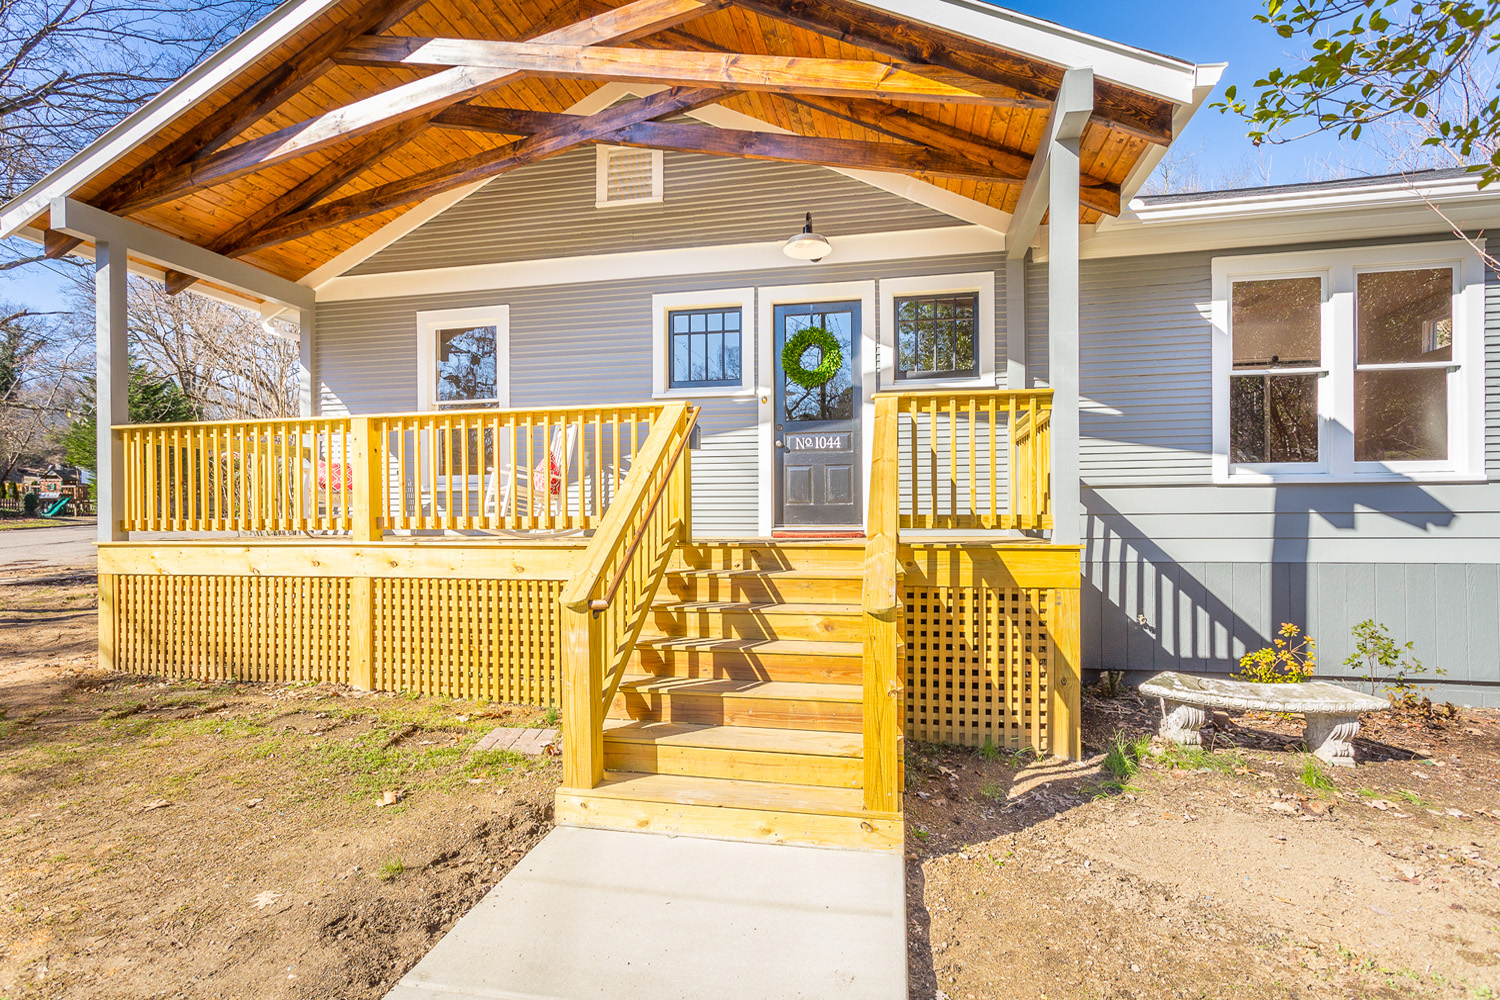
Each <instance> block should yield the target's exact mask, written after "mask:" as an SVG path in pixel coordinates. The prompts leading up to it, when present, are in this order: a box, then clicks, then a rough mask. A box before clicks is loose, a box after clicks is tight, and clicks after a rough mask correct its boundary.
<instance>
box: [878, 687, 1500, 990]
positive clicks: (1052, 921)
mask: <svg viewBox="0 0 1500 1000" xmlns="http://www.w3.org/2000/svg"><path fill="white" fill-rule="evenodd" d="M1154 712H1155V706H1154V705H1148V704H1147V703H1146V702H1144V701H1143V700H1141V699H1139V698H1137V697H1135V696H1134V695H1133V694H1131V695H1126V696H1124V697H1121V698H1117V699H1111V700H1103V699H1098V698H1089V699H1087V700H1086V702H1085V705H1084V720H1085V722H1084V725H1085V733H1084V741H1085V746H1086V749H1088V750H1089V751H1090V752H1093V753H1095V754H1096V756H1094V757H1093V758H1091V759H1089V760H1086V761H1084V762H1083V763H1081V764H1074V765H1065V764H1061V763H1059V762H1056V761H1034V760H1033V759H1032V757H1031V755H1029V754H1023V755H1008V754H1000V753H990V754H988V755H986V754H984V753H980V752H970V751H965V750H958V749H953V748H939V747H933V746H926V745H920V746H917V747H915V748H913V751H912V753H911V754H910V756H909V757H908V762H907V767H908V779H907V784H908V793H907V798H906V810H907V811H906V816H907V830H908V848H907V850H908V855H907V857H908V865H907V900H908V917H909V918H910V932H911V933H910V937H909V942H910V959H911V984H912V987H911V997H912V998H913V1000H934V998H936V1000H976V998H986V1000H999V998H1006V1000H1008V998H1012V997H1039V998H1040V997H1045V998H1048V1000H1052V998H1059V1000H1061V998H1079V1000H1082V998H1101V1000H1106V998H1107V1000H1136V998H1140V1000H1144V998H1157V997H1163V998H1165V997H1174V998H1175V997H1184V998H1186V997H1192V998H1215V1000H1217V998H1227V997H1246V998H1250V997H1254V998H1282V997H1349V998H1361V1000H1363V998H1374V997H1453V998H1460V997H1463V998H1493V997H1495V996H1496V992H1497V991H1500V867H1497V862H1500V713H1497V712H1493V711H1484V712H1479V711H1475V712H1464V713H1462V715H1461V717H1460V718H1458V719H1454V720H1444V721H1434V722H1425V721H1420V720H1411V719H1403V720H1395V721H1385V722H1381V721H1377V722H1370V721H1368V720H1369V718H1370V717H1366V718H1367V722H1366V726H1365V731H1364V733H1363V735H1362V738H1361V739H1360V740H1358V741H1357V742H1356V748H1357V751H1356V752H1357V753H1358V754H1359V757H1360V760H1361V761H1362V762H1361V763H1360V764H1359V766H1358V767H1357V768H1355V769H1353V770H1350V769H1347V768H1344V769H1331V768H1325V767H1321V766H1319V765H1317V764H1316V763H1313V758H1312V757H1311V756H1310V755H1308V754H1306V753H1303V752H1301V747H1300V735H1301V722H1300V720H1282V719H1280V718H1278V717H1275V716H1270V715H1262V716H1257V717H1246V716H1234V717H1232V718H1231V717H1226V716H1224V715H1223V714H1219V715H1218V716H1217V728H1218V733H1217V734H1216V736H1215V739H1214V741H1213V745H1212V746H1211V747H1207V748H1205V750H1204V751H1187V750H1185V749H1168V748H1164V747H1162V746H1160V745H1152V744H1151V742H1150V741H1149V739H1148V738H1147V737H1148V736H1149V734H1151V733H1153V732H1154V731H1155V715H1154ZM1107 750H1113V753H1111V754H1110V755H1109V757H1108V759H1107V760H1106V759H1105V758H1104V757H1103V754H1104V752H1105V751H1107ZM1106 765H1108V766H1106Z"/></svg>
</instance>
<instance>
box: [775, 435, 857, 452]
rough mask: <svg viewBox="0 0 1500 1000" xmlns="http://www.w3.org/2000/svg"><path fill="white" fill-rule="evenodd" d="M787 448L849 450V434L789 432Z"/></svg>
mask: <svg viewBox="0 0 1500 1000" xmlns="http://www.w3.org/2000/svg"><path fill="white" fill-rule="evenodd" d="M786 443H787V448H788V449H790V450H791V451H848V450H849V435H847V434H789V435H788V436H787V439H786Z"/></svg>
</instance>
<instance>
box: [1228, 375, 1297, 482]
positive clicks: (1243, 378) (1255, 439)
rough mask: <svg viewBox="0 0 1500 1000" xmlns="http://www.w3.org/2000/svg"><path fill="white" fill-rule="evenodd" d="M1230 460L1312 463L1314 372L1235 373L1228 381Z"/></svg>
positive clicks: (1238, 461) (1239, 461)
mask: <svg viewBox="0 0 1500 1000" xmlns="http://www.w3.org/2000/svg"><path fill="white" fill-rule="evenodd" d="M1229 460H1230V461H1231V462H1237V463H1241V462H1253V463H1265V462H1316V461H1317V460H1318V376H1316V375H1236V376H1234V377H1232V378H1231V379H1230V380H1229Z"/></svg>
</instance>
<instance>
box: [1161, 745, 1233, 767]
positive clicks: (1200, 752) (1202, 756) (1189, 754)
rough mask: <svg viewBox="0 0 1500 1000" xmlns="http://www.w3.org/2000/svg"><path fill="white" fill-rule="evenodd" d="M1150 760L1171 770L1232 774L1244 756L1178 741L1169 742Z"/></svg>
mask: <svg viewBox="0 0 1500 1000" xmlns="http://www.w3.org/2000/svg"><path fill="white" fill-rule="evenodd" d="M1152 762H1153V763H1156V764H1160V765H1161V766H1163V767H1166V768H1168V769H1172V770H1181V771H1216V772H1218V773H1220V774H1232V773H1234V771H1235V769H1236V768H1243V767H1244V766H1245V758H1243V757H1241V756H1240V755H1239V754H1237V753H1231V752H1229V751H1223V750H1219V751H1215V750H1205V749H1203V748H1202V747H1195V746H1188V745H1186V744H1179V743H1173V744H1169V745H1168V746H1167V748H1166V749H1165V750H1163V751H1162V752H1161V755H1160V756H1158V757H1154V758H1153V760H1152Z"/></svg>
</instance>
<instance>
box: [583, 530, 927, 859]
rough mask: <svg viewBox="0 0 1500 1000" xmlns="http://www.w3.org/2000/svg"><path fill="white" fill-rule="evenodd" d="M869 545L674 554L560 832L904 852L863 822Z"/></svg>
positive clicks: (891, 818)
mask: <svg viewBox="0 0 1500 1000" xmlns="http://www.w3.org/2000/svg"><path fill="white" fill-rule="evenodd" d="M862 555H863V545H862V543H861V542H858V541H856V542H844V541H826V540H824V541H818V542H782V543H774V544H773V543H766V542H756V543H746V544H744V545H738V546H736V545H727V544H726V545H711V546H706V545H694V546H682V547H680V548H679V551H678V553H677V556H676V557H675V558H674V561H673V565H671V566H670V567H669V569H668V572H667V575H666V577H665V579H664V580H663V582H662V585H661V587H660V588H659V590H658V592H657V595H656V600H655V603H654V605H653V606H652V610H651V613H650V615H649V616H648V618H647V621H646V625H645V627H644V629H643V631H642V633H641V636H640V639H639V640H638V642H637V643H636V648H635V652H634V653H633V655H632V657H631V659H630V661H629V664H628V665H627V668H626V674H625V676H624V677H623V679H622V680H621V682H620V688H619V691H618V693H617V694H616V696H615V699H614V702H613V704H612V705H611V706H610V710H609V713H608V721H607V722H606V724H605V731H604V766H605V777H604V781H603V782H602V783H601V784H600V785H599V786H598V787H596V788H593V789H591V790H589V791H575V790H563V791H562V792H560V793H559V794H558V798H557V803H558V821H559V822H561V823H565V824H567V823H571V824H574V825H584V826H595V827H603V828H608V829H627V830H648V831H654V832H661V833H672V834H690V835H697V836H711V837H724V838H731V839H744V840H763V841H775V842H785V843H797V844H813V845H820V846H838V847H857V848H864V849H880V850H896V849H899V848H900V846H901V842H902V838H903V836H904V833H903V829H902V824H901V816H900V814H899V813H875V812H870V811H868V810H866V809H865V808H864V792H863V781H864V735H863V725H864V686H863V670H862V663H863V645H862V631H861V629H862V627H863V624H862V614H861V609H860V588H861V585H862V572H861V559H862Z"/></svg>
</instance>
